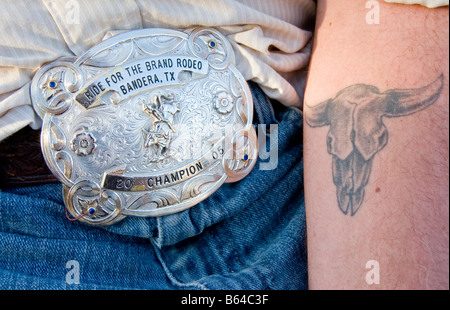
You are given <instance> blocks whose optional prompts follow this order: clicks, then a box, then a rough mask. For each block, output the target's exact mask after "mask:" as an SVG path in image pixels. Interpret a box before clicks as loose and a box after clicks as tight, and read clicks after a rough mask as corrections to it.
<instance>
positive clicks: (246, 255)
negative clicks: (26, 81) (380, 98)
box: [0, 83, 307, 290]
mask: <svg viewBox="0 0 450 310" xmlns="http://www.w3.org/2000/svg"><path fill="white" fill-rule="evenodd" d="M250 86H251V90H252V93H253V99H254V104H255V112H256V116H255V123H260V124H278V152H279V154H278V165H277V167H276V169H274V170H262V169H259V164H258V163H257V164H256V166H255V168H254V169H253V171H252V172H251V173H250V174H249V175H248V176H247V177H246V178H245V179H243V180H242V181H239V182H237V183H232V184H224V185H223V186H222V187H221V188H220V189H219V190H217V191H216V192H215V193H214V194H213V195H211V196H210V197H209V198H207V199H206V200H204V201H203V202H201V203H200V204H198V205H196V206H194V207H192V208H190V209H188V210H185V211H183V212H180V213H177V214H173V215H168V216H164V217H159V218H130V217H129V218H126V219H124V220H123V221H121V222H119V223H117V224H115V225H112V226H107V227H92V226H88V225H86V224H83V223H80V222H70V221H68V220H67V219H66V216H65V210H64V203H63V200H62V186H61V185H59V184H48V185H43V186H35V187H22V188H14V189H3V190H1V191H0V289H85V290H91V289H154V290H162V289H164V290H170V289H213V290H217V289H229V290H234V289H243V290H254V289H255V290H263V289H279V290H281V289H284V290H290V289H292V290H294V289H295V290H297V289H306V288H307V268H306V266H307V265H306V222H305V206H304V195H303V159H302V115H301V112H300V111H298V110H296V109H287V108H280V104H279V103H277V104H274V105H273V106H272V103H271V101H270V100H268V99H267V97H266V96H265V95H264V94H263V92H262V91H261V90H260V89H259V87H258V86H256V85H255V84H253V83H250ZM274 107H275V108H274ZM269 138H270V135H268V139H269ZM267 145H269V142H268V143H267Z"/></svg>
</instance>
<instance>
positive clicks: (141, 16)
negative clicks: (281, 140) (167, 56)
mask: <svg viewBox="0 0 450 310" xmlns="http://www.w3.org/2000/svg"><path fill="white" fill-rule="evenodd" d="M78 12H79V13H78ZM314 13H315V4H314V1H313V0H282V1H272V0H258V1H251V0H239V1H235V0H218V1H211V0H196V1H183V0H164V1H161V0H96V1H92V0H69V1H68V0H33V1H29V0H5V1H2V10H1V11H0V33H2V35H1V36H0V140H1V139H4V138H5V137H7V136H8V135H10V134H12V133H14V132H15V131H17V130H19V129H21V128H22V127H24V126H26V125H28V124H30V125H31V126H32V127H33V128H38V127H39V126H40V120H39V119H38V118H37V117H36V116H35V114H34V113H33V110H32V108H31V102H30V96H29V83H30V81H31V79H32V76H33V73H34V72H35V71H36V70H37V69H38V68H39V67H40V66H42V65H43V64H44V63H46V62H50V61H53V60H55V59H57V58H59V57H62V56H73V55H75V56H79V55H81V54H82V53H83V52H85V51H86V50H88V49H89V48H90V47H92V46H94V45H96V44H98V43H99V42H101V41H102V40H103V39H104V38H105V36H108V35H109V34H110V33H111V32H115V31H124V30H131V29H139V28H153V27H163V28H172V29H180V28H186V27H188V26H194V25H201V26H215V27H218V28H219V29H220V30H221V31H222V32H224V33H225V34H226V35H227V37H228V38H229V39H230V40H231V42H232V44H233V45H234V47H235V51H236V61H237V67H238V69H239V70H240V71H241V72H242V73H243V75H244V77H245V78H246V79H248V80H253V81H255V82H257V83H259V84H260V85H261V87H262V88H263V89H264V91H265V92H266V93H267V94H268V95H269V96H270V97H272V98H275V99H278V100H279V101H281V102H282V103H283V104H285V105H288V106H298V107H300V105H301V101H302V99H301V97H300V95H299V94H301V93H302V91H301V89H302V88H303V87H304V83H305V74H299V73H298V71H299V70H302V69H305V67H306V66H307V63H308V61H309V57H310V53H311V46H310V45H311V44H310V41H311V37H312V33H311V32H310V31H308V30H305V28H306V26H308V25H311V24H313V21H314ZM296 89H297V90H296Z"/></svg>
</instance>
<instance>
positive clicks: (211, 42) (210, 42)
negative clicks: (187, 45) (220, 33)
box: [208, 41, 216, 48]
mask: <svg viewBox="0 0 450 310" xmlns="http://www.w3.org/2000/svg"><path fill="white" fill-rule="evenodd" d="M208 46H209V47H210V48H215V47H216V42H214V41H209V44H208Z"/></svg>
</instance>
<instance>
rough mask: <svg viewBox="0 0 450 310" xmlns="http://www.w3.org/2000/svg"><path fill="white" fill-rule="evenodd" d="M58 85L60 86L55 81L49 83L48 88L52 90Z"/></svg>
mask: <svg viewBox="0 0 450 310" xmlns="http://www.w3.org/2000/svg"><path fill="white" fill-rule="evenodd" d="M56 85H58V84H56V82H55V81H50V83H48V86H49V87H50V88H52V89H53V88H56Z"/></svg>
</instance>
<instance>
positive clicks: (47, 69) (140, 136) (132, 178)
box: [31, 28, 258, 225]
mask: <svg viewBox="0 0 450 310" xmlns="http://www.w3.org/2000/svg"><path fill="white" fill-rule="evenodd" d="M31 97H32V101H33V107H34V109H35V111H36V113H38V115H39V116H40V117H41V118H42V119H43V126H42V133H41V146H42V151H43V154H44V158H45V161H46V163H47V165H48V166H49V168H50V169H51V171H52V172H53V173H54V174H55V176H56V177H57V178H58V179H59V180H60V181H61V182H62V183H63V185H64V186H63V188H64V190H63V195H64V201H65V204H66V208H67V211H68V212H69V213H70V215H71V216H72V218H74V219H77V220H80V221H83V222H86V223H89V224H93V225H108V224H112V223H115V222H117V221H119V220H121V219H123V218H124V217H126V216H162V215H167V214H171V213H175V212H179V211H181V210H185V209H187V208H189V207H192V206H193V205H195V204H197V203H199V202H200V201H202V200H204V199H205V198H207V197H208V196H209V195H211V194H212V193H213V192H214V191H216V190H217V189H218V188H219V187H220V186H221V185H222V184H223V183H224V182H235V181H238V180H240V179H242V178H243V177H245V176H246V175H247V174H248V173H249V172H250V171H251V170H252V168H253V166H254V165H255V162H256V159H257V153H258V150H257V148H258V145H257V138H256V133H255V130H254V128H253V126H252V118H253V102H252V97H251V93H250V90H249V88H248V85H247V83H246V81H245V79H244V78H243V76H242V75H241V74H240V72H239V71H238V70H237V69H236V67H235V65H234V53H233V50H232V47H231V45H230V43H229V42H228V41H227V39H226V38H225V37H224V36H223V35H222V34H221V33H220V32H219V31H217V30H215V29H206V28H195V29H189V30H186V31H176V30H168V29H143V30H137V31H131V32H127V33H123V34H119V35H117V36H115V37H112V38H110V39H108V40H105V41H103V42H102V43H100V44H98V45H97V46H95V47H93V48H92V49H90V50H88V51H87V52H86V53H85V54H83V55H82V56H81V57H79V58H77V59H75V60H74V59H65V58H62V59H59V60H57V61H55V62H53V63H50V64H47V65H45V66H43V67H42V68H41V69H40V70H39V71H38V72H37V73H36V75H35V77H34V78H33V81H32V84H31Z"/></svg>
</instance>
